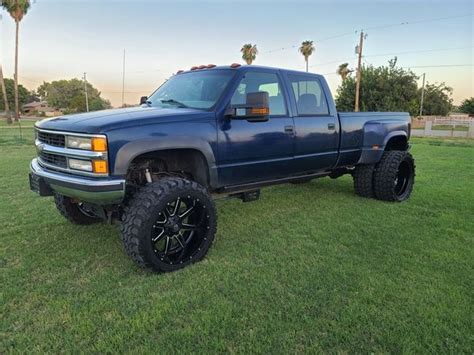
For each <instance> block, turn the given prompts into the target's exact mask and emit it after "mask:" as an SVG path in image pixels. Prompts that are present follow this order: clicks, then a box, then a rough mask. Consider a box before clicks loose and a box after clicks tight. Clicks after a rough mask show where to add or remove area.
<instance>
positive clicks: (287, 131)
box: [285, 126, 295, 133]
mask: <svg viewBox="0 0 474 355" xmlns="http://www.w3.org/2000/svg"><path fill="white" fill-rule="evenodd" d="M294 130H295V128H294V127H293V126H285V132H286V133H293V132H294Z"/></svg>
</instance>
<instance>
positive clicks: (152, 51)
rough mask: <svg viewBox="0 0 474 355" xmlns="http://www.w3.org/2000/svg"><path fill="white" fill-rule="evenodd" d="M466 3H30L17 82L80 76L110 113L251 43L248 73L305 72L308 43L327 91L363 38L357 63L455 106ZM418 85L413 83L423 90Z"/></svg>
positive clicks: (10, 45)
mask: <svg viewBox="0 0 474 355" xmlns="http://www.w3.org/2000/svg"><path fill="white" fill-rule="evenodd" d="M473 4H474V2H472V1H464V0H450V1H437V0H434V1H433V0H432V1H428V0H401V1H386V0H360V1H348V0H345V1H329V0H326V1H316V0H313V1H299V0H293V1H289V0H286V1H283V0H271V1H267V0H254V1H243V0H240V1H237V0H234V1H233V0H221V1H217V0H206V1H198V0H194V1H191V0H186V1H185V0H182V1H180V0H175V1H151V0H149V1H140V0H138V1H121V0H83V1H70V0H62V1H58V0H32V6H31V8H30V10H29V12H28V13H27V15H26V16H25V17H24V19H23V20H22V22H21V24H20V49H19V81H20V83H21V84H22V85H24V86H25V87H27V88H28V89H30V90H31V89H36V88H37V87H38V86H39V85H40V84H41V83H42V82H43V81H52V80H58V79H72V78H81V77H82V76H83V73H84V72H86V73H87V80H88V81H89V82H90V83H91V84H92V85H94V86H95V87H97V88H98V89H99V90H100V91H101V92H102V96H103V97H105V98H106V99H109V100H110V101H111V103H112V105H113V106H116V107H117V106H120V105H121V104H122V67H123V52H124V50H125V102H126V103H128V104H136V103H138V101H139V98H140V96H144V95H148V94H150V93H151V92H153V91H154V89H155V88H156V87H158V86H159V85H160V84H161V83H162V82H163V81H164V80H165V79H166V78H168V77H170V76H171V75H172V74H173V73H175V72H176V71H177V70H179V69H189V68H190V67H191V66H193V65H200V64H209V63H213V64H217V65H227V64H231V63H233V62H239V63H243V61H242V59H241V53H240V48H241V47H242V45H243V44H244V43H253V44H256V45H257V47H258V50H259V54H258V56H257V59H256V61H255V64H258V65H265V66H273V67H282V68H288V69H296V70H304V67H305V66H304V58H303V56H302V55H301V54H300V53H299V52H298V46H299V44H301V42H302V41H304V40H313V41H314V44H315V47H316V50H315V52H314V54H313V55H312V56H311V57H310V59H309V65H310V68H309V69H310V71H311V72H315V73H319V74H324V76H325V77H326V79H327V81H328V83H329V85H330V87H331V89H332V90H333V92H335V91H336V89H337V87H338V85H339V84H340V81H341V79H340V77H339V76H338V75H336V74H335V71H336V69H337V66H338V65H339V64H341V63H343V62H348V63H350V67H351V68H355V66H356V63H357V57H356V55H355V52H354V47H355V45H356V44H357V43H358V40H359V33H360V32H357V31H360V30H364V32H365V33H367V38H366V40H365V42H364V51H363V54H364V58H363V62H364V63H367V64H373V65H383V64H386V63H387V61H388V60H389V59H390V58H392V57H393V56H397V58H398V64H399V65H400V66H402V67H407V68H408V67H409V68H411V70H413V72H415V73H416V74H417V75H419V76H421V75H422V74H423V73H426V81H427V82H429V83H435V82H438V83H440V82H445V83H446V84H447V85H448V86H451V87H452V88H453V89H454V92H453V98H454V103H455V104H459V103H460V102H461V101H462V100H463V99H465V98H466V97H470V96H474V89H473V88H474V84H473V82H474V78H473V76H474V74H473V73H474V67H473V57H474V47H473V46H474V43H473V39H474V29H473V26H474V21H473V12H474V8H473V7H474V5H473ZM1 15H2V19H1V20H0V31H1V32H0V40H1V42H0V60H1V63H2V65H3V70H4V76H5V77H13V71H14V39H15V26H14V22H13V20H12V19H11V17H10V16H9V15H8V14H7V13H6V12H4V11H2V12H1ZM419 83H420V86H421V79H420V80H419Z"/></svg>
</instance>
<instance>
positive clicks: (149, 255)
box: [121, 177, 217, 272]
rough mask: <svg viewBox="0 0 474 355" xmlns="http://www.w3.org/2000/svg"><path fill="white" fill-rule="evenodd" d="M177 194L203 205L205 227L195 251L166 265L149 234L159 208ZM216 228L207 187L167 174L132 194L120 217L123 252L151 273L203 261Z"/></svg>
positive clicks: (176, 268) (215, 217) (213, 207)
mask: <svg viewBox="0 0 474 355" xmlns="http://www.w3.org/2000/svg"><path fill="white" fill-rule="evenodd" d="M178 197H179V198H183V199H184V198H191V199H195V200H197V201H199V203H200V204H201V206H205V207H203V208H204V209H205V210H204V211H205V216H204V217H205V223H204V225H205V228H203V229H204V231H202V233H200V235H199V238H200V239H199V240H200V242H199V243H201V244H199V246H200V247H199V248H198V249H196V251H195V252H194V254H192V255H191V256H188V258H187V260H185V261H181V262H178V263H176V264H169V262H168V263H167V262H165V261H163V259H160V257H159V256H158V254H157V250H156V249H155V245H154V244H153V242H152V237H153V235H152V233H153V228H154V227H155V225H154V223H156V221H157V219H158V216H159V215H161V214H160V213H161V212H160V211H163V210H164V209H166V208H167V204H169V203H170V201H174V200H176V199H177V198H178ZM216 228H217V214H216V207H215V204H214V201H213V200H212V198H211V196H210V194H209V192H208V191H207V189H206V188H204V187H203V186H201V185H199V184H198V183H196V182H194V181H190V180H187V179H183V178H179V177H166V178H162V179H160V180H159V181H156V182H153V183H150V184H148V185H146V186H144V187H142V188H141V189H140V190H139V191H138V192H137V193H136V194H135V195H134V196H133V197H132V199H131V200H130V202H129V204H128V206H127V208H126V209H125V211H124V214H123V216H122V226H121V237H122V241H123V245H124V248H125V252H126V253H127V254H128V255H129V256H130V257H131V258H132V259H133V260H134V261H135V263H137V264H138V265H139V266H140V267H142V268H144V269H147V270H149V271H153V272H170V271H175V270H178V269H181V268H183V267H185V266H187V265H189V264H191V263H195V262H197V261H200V260H202V259H203V258H204V257H205V255H206V254H207V252H208V250H209V248H210V247H211V245H212V242H213V240H214V237H215V233H216ZM167 238H168V237H167ZM183 249H184V248H183ZM165 253H166V252H165Z"/></svg>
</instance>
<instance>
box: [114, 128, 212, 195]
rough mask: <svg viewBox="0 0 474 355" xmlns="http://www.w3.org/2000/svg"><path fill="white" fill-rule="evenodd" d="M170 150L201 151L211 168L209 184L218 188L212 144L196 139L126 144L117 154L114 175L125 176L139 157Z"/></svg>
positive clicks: (138, 141) (176, 138)
mask: <svg viewBox="0 0 474 355" xmlns="http://www.w3.org/2000/svg"><path fill="white" fill-rule="evenodd" d="M170 149H194V150H197V151H199V152H200V153H201V154H202V155H203V156H204V158H205V159H206V161H207V166H208V167H209V180H210V181H209V183H210V185H211V186H217V181H218V180H217V168H216V159H215V156H214V152H213V150H212V148H211V146H210V144H209V143H208V142H207V141H205V140H203V139H199V138H196V137H186V136H182V137H172V138H171V137H169V138H167V137H166V138H165V137H162V138H160V139H158V140H157V139H152V138H145V139H141V140H137V141H133V142H129V143H126V144H125V145H123V146H122V147H121V148H120V149H119V150H118V152H117V155H116V158H115V166H114V174H115V175H123V176H125V175H126V173H127V170H128V167H129V166H130V163H131V162H132V161H133V159H135V158H136V157H138V156H139V155H142V154H145V153H150V152H155V151H160V150H170Z"/></svg>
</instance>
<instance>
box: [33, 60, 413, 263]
mask: <svg viewBox="0 0 474 355" xmlns="http://www.w3.org/2000/svg"><path fill="white" fill-rule="evenodd" d="M140 101H141V102H140V104H141V105H140V106H139V107H133V108H127V109H116V110H107V111H99V112H91V113H83V114H75V115H68V116H61V117H56V118H52V119H45V120H42V121H40V122H38V123H37V124H36V126H35V128H36V142H35V143H36V147H37V150H38V157H37V158H36V159H33V161H32V162H31V169H30V170H31V173H30V186H31V189H32V190H33V191H36V192H38V193H39V194H40V195H41V196H54V201H55V203H56V206H57V208H58V210H59V212H60V213H61V214H62V215H63V216H64V217H65V218H67V219H68V220H69V221H70V222H72V223H76V224H92V223H98V222H101V221H105V220H109V221H110V220H112V219H115V218H118V219H119V220H121V237H122V240H123V243H124V246H125V250H126V252H127V254H128V255H129V256H130V257H131V258H132V259H133V260H134V261H135V262H136V263H137V264H138V265H140V266H142V267H144V268H146V269H149V270H152V271H173V270H177V269H180V268H182V267H184V266H186V265H189V264H191V263H193V262H196V261H199V260H201V259H202V258H203V257H204V256H205V255H206V253H207V251H208V250H209V248H210V246H211V244H212V241H213V239H214V236H215V233H216V222H217V220H216V208H215V205H214V202H213V199H214V198H215V197H216V196H235V197H239V198H241V199H242V200H244V201H251V200H255V199H258V197H259V193H260V190H259V189H260V188H261V187H263V186H266V185H273V184H281V183H288V182H292V183H298V182H305V181H309V180H311V179H313V178H318V177H323V176H329V177H331V178H337V177H339V176H341V175H343V174H351V175H352V176H353V178H354V188H355V192H356V194H358V195H360V196H362V197H366V198H372V197H373V198H376V199H380V200H385V201H404V200H406V199H408V197H409V196H410V193H411V192H412V189H413V183H414V178H415V165H414V160H413V158H412V156H411V154H410V153H409V152H408V149H409V144H408V140H409V138H410V117H409V115H408V114H407V113H402V112H386V113H382V112H371V113H368V112H360V113H352V112H351V113H337V112H336V107H335V105H334V101H333V98H332V96H331V93H330V91H329V88H328V85H327V83H326V80H325V79H324V78H323V77H322V76H321V75H316V74H309V73H304V72H297V71H291V70H284V69H276V68H267V67H258V66H253V65H252V66H240V65H238V64H233V65H231V66H220V67H216V66H214V65H208V66H199V67H193V68H192V69H191V70H189V71H184V72H183V71H179V72H178V73H177V74H176V75H173V76H172V77H171V78H170V79H169V80H168V81H166V82H165V83H164V84H163V85H162V86H161V87H160V88H158V89H157V90H156V91H155V92H154V93H153V94H152V95H151V96H150V97H142V98H141V100H140Z"/></svg>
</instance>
